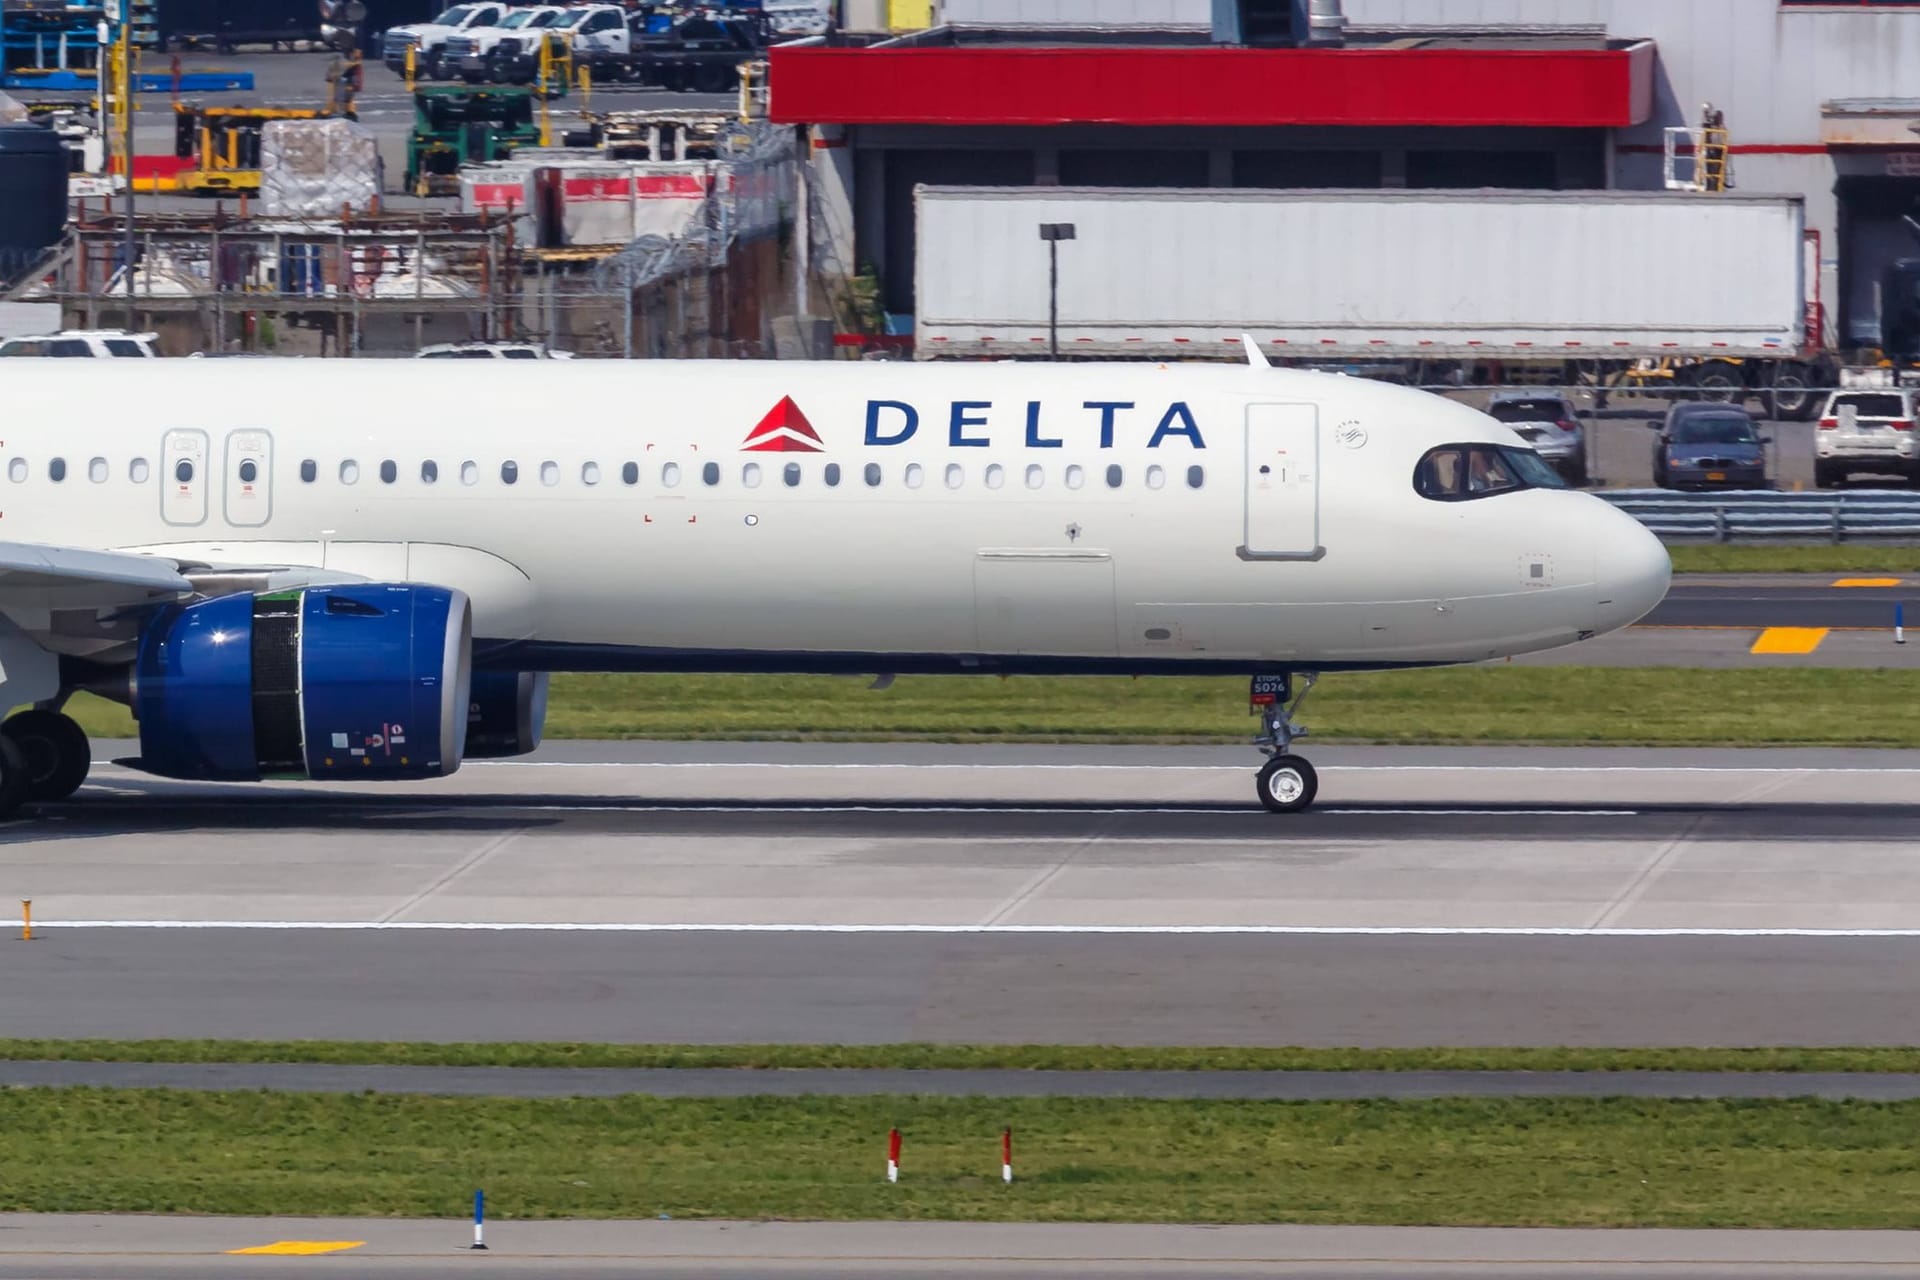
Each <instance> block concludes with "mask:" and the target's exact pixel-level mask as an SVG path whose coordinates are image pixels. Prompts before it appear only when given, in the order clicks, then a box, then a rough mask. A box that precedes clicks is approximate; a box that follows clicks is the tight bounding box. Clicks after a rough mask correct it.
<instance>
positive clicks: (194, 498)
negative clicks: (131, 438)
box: [160, 431, 211, 526]
mask: <svg viewBox="0 0 1920 1280" xmlns="http://www.w3.org/2000/svg"><path fill="white" fill-rule="evenodd" d="M210 481H211V477H210V476H209V475H208V474H207V433H206V432H204V431H169V432H167V434H166V436H165V437H164V438H163V439H162V440H161V442H160V518H161V519H162V520H165V521H166V522H167V523H168V524H172V525H181V526H192V525H200V524H205V523H206V522H207V485H208V484H209V483H210Z"/></svg>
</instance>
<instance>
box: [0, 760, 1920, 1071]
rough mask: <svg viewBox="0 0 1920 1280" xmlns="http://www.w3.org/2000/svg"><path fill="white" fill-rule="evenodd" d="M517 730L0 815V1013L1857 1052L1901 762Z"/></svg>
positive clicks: (1914, 809) (1865, 1022)
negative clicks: (780, 741)
mask: <svg viewBox="0 0 1920 1280" xmlns="http://www.w3.org/2000/svg"><path fill="white" fill-rule="evenodd" d="M1316 759H1317V760H1319V761H1320V762H1321V763H1322V764H1323V766H1324V771H1323V791H1322V794H1323V800H1324V803H1325V808H1324V809H1319V810H1316V811H1314V812H1312V813H1309V814H1307V815H1303V816H1299V817H1295V818H1292V819H1286V818H1276V817H1273V816H1271V815H1268V814H1265V813H1264V812H1261V811H1259V810H1258V809H1256V808H1255V807H1253V806H1252V804H1251V803H1250V800H1249V798H1248V796H1247V792H1248V790H1249V786H1248V771H1249V767H1250V763H1251V757H1250V754H1249V753H1248V752H1246V751H1243V750H1239V749H1233V748H1226V749H1218V748H1153V747H1135V748H1128V747H1105V748H1081V747H1042V746H1033V747H1004V748H995V747H968V746H942V745H938V744H924V745H917V746H909V745H893V746H884V747H872V746H834V745H811V746H809V745H789V746H767V745H761V744H649V743H630V744H606V743H573V744H556V745H554V746H552V747H549V748H546V749H543V751H542V752H541V753H540V754H539V755H537V756H535V757H533V758H532V759H530V760H527V761H503V762H497V763H493V764H476V765H474V766H472V767H470V768H467V769H463V770H462V771H461V772H460V773H459V774H457V775H456V776H454V777H453V778H450V779H444V780H440V781H438V782H435V783H430V784H417V785H410V786H404V787H401V788H398V789H396V790H393V791H381V792H371V793H370V792H364V791H363V792H358V793H355V792H348V791H342V790H335V789H330V788H328V787H325V786H320V785H316V784H303V785H295V784H267V785H263V786H252V787H241V786H236V787H206V786H198V785H189V784H179V783H168V782H163V781H159V780H153V779H147V778H144V777H143V776H141V775H138V774H135V773H132V772H129V771H124V770H116V769H113V768H103V769H102V770H101V771H100V772H99V774H98V775H96V777H97V782H98V785H97V786H94V785H91V784H90V786H89V788H88V789H87V790H85V791H83V792H82V796H81V800H80V802H77V803H73V804H69V805H66V806H60V807H58V808H56V809H55V810H53V811H51V812H50V813H49V815H48V816H47V817H46V818H45V819H43V820H40V821H37V822H32V823H18V824H14V825H12V826H11V827H9V828H6V829H4V830H0V840H5V841H6V843H5V845H4V846H0V901H6V900H10V899H15V898H20V899H32V900H33V902H34V916H35V919H36V921H38V922H40V923H39V927H38V928H37V929H36V932H37V933H39V934H40V937H39V939H38V940H36V941H35V942H33V943H31V944H17V945H16V944H14V943H10V942H0V947H4V948H5V949H6V950H5V954H6V958H7V961H8V978H9V980H8V982H7V983H5V984H4V985H0V1026H5V1027H6V1028H7V1029H8V1032H9V1034H12V1035H17V1036H109V1037H147V1036H185V1037H192V1036H212V1037H223V1038H343V1039H427V1040H507V1039H511V1040H587V1041H602V1040H604V1041H625V1042H701V1043H713V1042H739V1041H752V1042H812V1041H839V1042H850V1043H872V1042H889V1041H903V1040H940V1041H956V1042H997V1043H1008V1042H1049V1043H1051V1042H1070V1043H1105V1042H1112V1043H1142V1044H1159V1043H1169V1044H1307V1045H1427V1044H1466V1045H1474V1044H1486V1045H1494V1044H1588V1045H1615V1044H1617V1045H1636V1044H1645V1045H1663V1044H1734V1045H1744V1044H1888V1043H1911V1042H1912V1041H1913V1040H1914V1038H1915V1028H1916V1027H1920V990H1916V989H1915V987H1914V985H1913V983H1912V981H1911V974H1912V972H1913V971H1914V967H1915V965H1916V963H1920V843H1917V842H1916V840H1915V838H1914V835H1913V833H1914V831H1916V830H1920V797H1916V789H1915V783H1916V781H1917V780H1920V753H1915V752H1844V751H1842V752H1832V751H1782V752H1768V751H1717V752H1715V751H1709V752H1689V751H1607V750H1563V751H1550V750H1542V749H1532V748H1514V749H1504V750H1489V751H1480V750H1471V749H1451V750H1450V749H1438V748H1424V749H1390V748H1339V749H1336V748H1328V749H1326V750H1324V751H1319V752H1316Z"/></svg>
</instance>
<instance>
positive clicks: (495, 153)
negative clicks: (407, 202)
mask: <svg viewBox="0 0 1920 1280" xmlns="http://www.w3.org/2000/svg"><path fill="white" fill-rule="evenodd" d="M561 92H563V93H564V89H563V90H562V91H561ZM544 106H545V98H544V97H543V95H542V94H541V91H540V90H538V89H536V88H533V87H530V86H488V87H476V86H470V85H422V86H420V87H418V88H416V89H415V90H414V91H413V133H412V135H411V136H409V137H408V139H407V178H406V185H407V190H408V191H411V192H412V193H413V194H415V195H420V196H440V195H457V194H459V191H460V166H461V165H463V164H479V163H482V162H484V161H488V160H502V159H505V158H506V157H507V156H509V155H511V154H512V153H513V151H514V149H515V148H516V147H531V146H538V145H539V144H540V135H541V117H542V115H543V114H544V112H543V108H544Z"/></svg>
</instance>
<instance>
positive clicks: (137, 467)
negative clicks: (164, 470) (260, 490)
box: [127, 458, 313, 484]
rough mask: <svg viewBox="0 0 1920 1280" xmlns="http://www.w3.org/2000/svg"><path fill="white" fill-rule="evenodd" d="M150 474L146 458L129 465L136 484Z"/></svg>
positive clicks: (144, 480) (129, 472) (129, 473)
mask: <svg viewBox="0 0 1920 1280" xmlns="http://www.w3.org/2000/svg"><path fill="white" fill-rule="evenodd" d="M307 465H308V466H312V465H313V464H312V463H308V464H307ZM149 474H151V473H150V472H149V471H148V469H147V460H146V459H145V458H135V459H134V460H133V461H132V462H129V463H128V464H127V479H129V480H131V481H133V482H134V483H135V484H145V483H146V482H147V476H148V475H149Z"/></svg>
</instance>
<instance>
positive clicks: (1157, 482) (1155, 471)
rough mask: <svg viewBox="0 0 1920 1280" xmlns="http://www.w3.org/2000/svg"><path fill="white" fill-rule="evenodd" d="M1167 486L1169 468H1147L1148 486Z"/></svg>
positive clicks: (1150, 487) (1154, 487)
mask: <svg viewBox="0 0 1920 1280" xmlns="http://www.w3.org/2000/svg"><path fill="white" fill-rule="evenodd" d="M1166 487H1167V469H1166V468H1165V467H1148V468H1147V488H1149V489H1164V488H1166Z"/></svg>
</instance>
